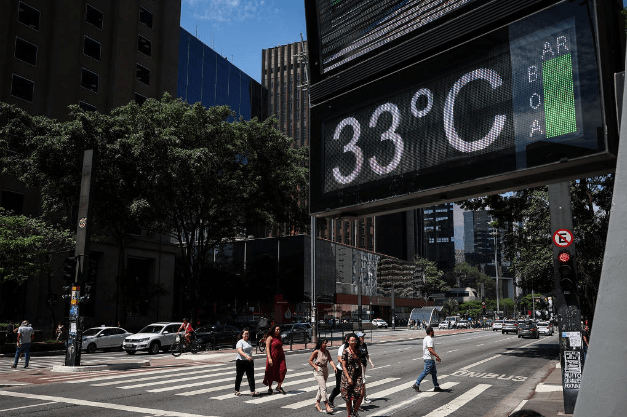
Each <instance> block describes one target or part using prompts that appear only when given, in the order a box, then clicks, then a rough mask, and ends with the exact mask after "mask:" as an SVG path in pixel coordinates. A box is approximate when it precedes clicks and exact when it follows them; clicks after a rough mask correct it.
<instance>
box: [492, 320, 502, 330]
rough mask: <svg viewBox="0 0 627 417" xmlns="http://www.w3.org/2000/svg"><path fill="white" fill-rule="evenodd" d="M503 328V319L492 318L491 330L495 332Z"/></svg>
mask: <svg viewBox="0 0 627 417" xmlns="http://www.w3.org/2000/svg"><path fill="white" fill-rule="evenodd" d="M502 328H503V320H494V323H492V331H493V332H496V331H497V330H501V329H502Z"/></svg>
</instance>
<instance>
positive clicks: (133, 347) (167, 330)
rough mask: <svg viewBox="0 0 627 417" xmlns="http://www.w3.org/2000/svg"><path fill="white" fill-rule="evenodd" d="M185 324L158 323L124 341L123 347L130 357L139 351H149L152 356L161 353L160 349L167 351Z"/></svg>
mask: <svg viewBox="0 0 627 417" xmlns="http://www.w3.org/2000/svg"><path fill="white" fill-rule="evenodd" d="M181 324H183V323H180V322H179V323H171V322H158V323H152V324H149V325H148V326H146V327H144V328H143V329H141V330H140V331H139V332H138V333H135V334H134V335H131V336H128V337H127V338H126V339H124V343H123V345H122V347H123V348H124V350H125V351H126V353H128V354H129V355H134V354H135V352H137V351H138V350H147V351H148V352H150V353H151V354H155V353H159V350H160V349H163V350H164V351H167V349H168V348H169V347H170V345H171V344H172V343H174V339H175V338H176V334H177V332H178V330H179V328H180V327H181Z"/></svg>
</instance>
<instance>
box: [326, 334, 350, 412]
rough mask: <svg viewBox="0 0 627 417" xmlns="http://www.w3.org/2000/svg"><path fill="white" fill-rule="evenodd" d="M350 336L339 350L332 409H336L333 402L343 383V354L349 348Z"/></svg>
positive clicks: (330, 403) (330, 402) (331, 397)
mask: <svg viewBox="0 0 627 417" xmlns="http://www.w3.org/2000/svg"><path fill="white" fill-rule="evenodd" d="M348 336H349V335H348V334H347V335H346V336H345V338H344V344H342V345H340V347H339V349H338V350H337V366H336V370H335V388H333V391H331V395H329V406H330V407H331V408H335V405H334V404H333V400H334V399H335V397H337V396H338V395H340V385H341V383H342V353H343V352H344V349H345V348H346V347H347V346H348Z"/></svg>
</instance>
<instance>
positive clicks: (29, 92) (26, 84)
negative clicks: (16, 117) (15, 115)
mask: <svg viewBox="0 0 627 417" xmlns="http://www.w3.org/2000/svg"><path fill="white" fill-rule="evenodd" d="M34 91H35V82H34V81H31V80H27V79H26V78H24V77H20V76H19V75H17V74H13V80H12V81H11V95H12V96H13V97H17V98H21V99H22V100H26V101H29V102H31V103H32V102H33V92H34Z"/></svg>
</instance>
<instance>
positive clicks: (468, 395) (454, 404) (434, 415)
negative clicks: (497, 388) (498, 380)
mask: <svg viewBox="0 0 627 417" xmlns="http://www.w3.org/2000/svg"><path fill="white" fill-rule="evenodd" d="M491 386H492V385H489V384H479V385H477V386H476V387H474V388H472V389H470V390H469V391H466V392H465V393H463V394H462V395H460V396H459V397H457V398H455V399H453V400H451V401H450V402H449V403H448V404H444V405H443V406H442V407H440V408H438V409H436V410H433V411H432V412H430V413H429V414H427V415H426V416H425V417H446V416H448V415H449V414H451V413H454V412H455V411H457V410H459V409H460V408H461V407H463V406H464V405H465V404H466V403H468V402H470V401H472V399H473V398H475V397H477V396H478V395H479V394H481V393H482V392H483V391H485V390H487V389H488V388H490V387H491Z"/></svg>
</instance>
